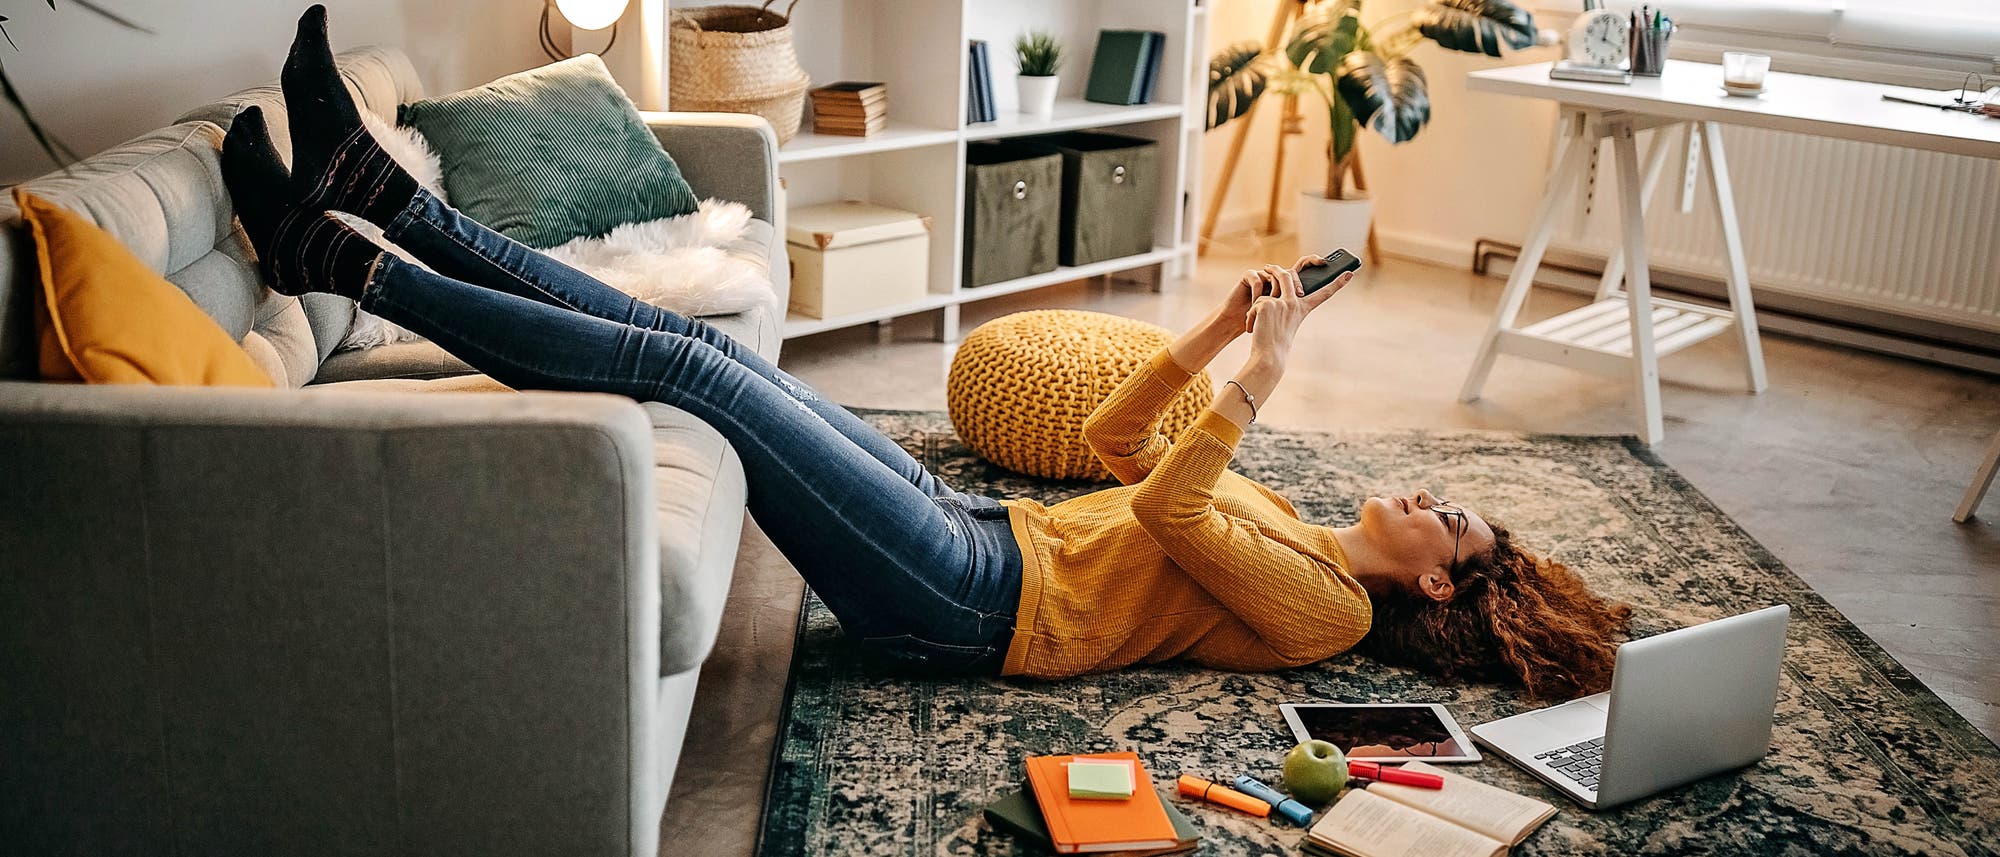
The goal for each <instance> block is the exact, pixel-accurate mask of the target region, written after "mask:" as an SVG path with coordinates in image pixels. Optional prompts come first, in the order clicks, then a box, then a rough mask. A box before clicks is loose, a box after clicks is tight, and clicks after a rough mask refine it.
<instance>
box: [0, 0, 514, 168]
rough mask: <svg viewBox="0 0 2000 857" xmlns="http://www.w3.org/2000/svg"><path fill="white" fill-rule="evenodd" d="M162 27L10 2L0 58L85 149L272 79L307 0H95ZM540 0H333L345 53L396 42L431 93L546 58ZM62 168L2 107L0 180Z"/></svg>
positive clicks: (67, 137) (68, 6) (49, 122)
mask: <svg viewBox="0 0 2000 857" xmlns="http://www.w3.org/2000/svg"><path fill="white" fill-rule="evenodd" d="M100 2H102V4H103V5H104V6H105V7H107V8H109V9H112V10H114V11H117V12H119V13H121V14H123V15H125V16H126V17H129V18H131V19H133V20H135V21H138V22H139V23H141V24H145V25H146V26H149V27H151V28H153V29H154V30H155V31H157V34H156V35H146V34H144V33H136V32H132V31H130V30H126V29H124V28H121V27H119V26H117V25H115V24H111V23H109V22H107V21H104V20H103V19H100V18H98V17H96V16H94V15H91V14H89V13H88V12H85V11H83V10H82V9H80V8H78V7H77V6H76V5H75V4H74V3H70V2H66V1H65V0H57V3H56V7H57V8H56V10H54V11H51V10H50V9H49V8H48V6H47V5H46V4H44V3H42V2H39V0H35V2H27V0H21V2H14V3H9V4H6V6H5V7H4V12H5V13H6V14H7V15H9V16H10V17H12V18H13V20H11V21H9V22H8V23H7V30H8V32H9V33H11V34H12V35H13V37H14V41H15V42H16V43H18V44H19V45H20V48H21V49H20V50H19V51H13V50H11V49H9V48H7V47H6V46H5V45H4V44H0V61H4V62H5V63H6V66H7V73H8V75H9V76H11V77H12V78H13V80H14V84H15V86H16V87H18V88H19V89H20V91H21V95H22V97H23V98H24V99H26V100H27V102H28V104H29V105H30V106H31V107H33V108H35V115H36V116H38V117H39V118H40V119H41V121H42V123H43V125H44V126H45V127H47V128H49V129H50V130H52V131H54V132H55V133H56V134H57V135H58V136H60V137H61V138H62V139H63V140H64V141H65V142H67V143H69V145H70V147H71V148H73V149H75V150H76V151H77V152H78V153H79V154H83V155H89V154H91V153H93V152H96V151H99V150H102V149H104V148H107V147H109V146H112V145H115V144H117V143H119V142H122V141H124V140H127V139H130V138H131V137H134V136H136V135H138V134H141V133H144V132H146V131H148V130H151V129H153V128H157V127H160V126H162V125H165V124H167V123H169V122H172V121H173V119H174V117H176V116H179V115H180V114H182V113H184V112H186V111H188V110H191V109H193V108H195V107H198V106H200V105H201V104H202V103H204V102H207V101H210V100H213V99H216V98H219V97H221V96H224V95H227V94H229V93H231V92H234V91H236V90H238V89H241V88H243V87H246V86H255V85H257V84H261V83H267V82H270V81H273V80H276V79H277V76H278V69H279V66H280V65H281V64H282V63H283V62H284V57H285V50H286V48H287V47H288V46H289V45H290V43H291V39H292V33H293V30H294V27H295V25H296V22H297V20H298V16H299V13H300V12H302V11H304V9H305V7H306V6H307V5H309V4H308V3H307V2H306V0H294V2H282V0H174V2H170V3H158V2H145V1H144V0H100ZM541 7H542V3H541V0H328V2H327V8H328V9H329V10H330V20H331V29H332V35H333V46H334V49H335V50H336V51H338V50H342V49H345V48H350V47H355V46H358V45H364V44H386V45H395V46H398V47H401V48H402V49H403V50H404V51H405V52H407V53H408V54H409V55H410V58H411V60H412V61H413V62H414V63H415V64H416V67H417V72H418V74H419V75H420V76H421V77H422V78H423V80H424V86H425V88H426V89H427V90H428V91H430V92H433V93H438V92H450V91H453V90H457V89H463V88H465V87H467V86H471V85H477V84H480V83H484V82H486V81H488V80H491V79H493V78H495V77H499V76H501V75H504V74H507V73H509V72H514V71H519V70H521V69H525V68H530V67H532V66H536V65H540V64H541V63H543V62H546V59H544V57H543V56H542V52H541V50H540V48H538V47H537V46H536V38H535V27H536V22H537V21H538V19H539V15H540V10H541ZM51 169H53V166H52V165H51V164H50V163H49V161H48V159H47V158H46V157H45V156H44V155H43V154H42V152H41V150H40V149H39V148H37V147H36V145H35V142H34V138H33V137H32V136H30V135H29V134H28V131H27V128H26V126H25V125H23V124H22V123H21V121H20V119H19V118H18V117H16V116H15V115H14V114H13V113H12V111H4V112H0V184H11V183H13V182H18V181H22V180H24V179H28V178H33V177H34V176H37V175H40V174H42V173H45V172H48V171H49V170H51Z"/></svg>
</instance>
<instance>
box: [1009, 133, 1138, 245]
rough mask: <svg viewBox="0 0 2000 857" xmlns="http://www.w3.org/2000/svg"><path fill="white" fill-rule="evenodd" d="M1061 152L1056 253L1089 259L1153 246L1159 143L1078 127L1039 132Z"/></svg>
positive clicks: (1043, 139)
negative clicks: (1061, 131) (1074, 130)
mask: <svg viewBox="0 0 2000 857" xmlns="http://www.w3.org/2000/svg"><path fill="white" fill-rule="evenodd" d="M1034 142H1036V143H1040V144H1044V145H1048V146H1051V147H1053V148H1054V149H1055V150H1056V152H1058V153H1059V154H1061V155H1062V160H1063V195H1062V227H1061V231H1060V232H1059V233H1058V234H1059V235H1060V240H1059V247H1058V250H1057V255H1056V258H1057V260H1058V261H1060V262H1062V263H1063V264H1065V265H1088V264H1090V263H1092V262H1102V261H1104V260H1106V259H1116V258H1118V257H1120V256H1132V255H1136V254H1139V253H1146V252H1149V251H1151V250H1152V249H1153V222H1154V218H1155V217H1156V216H1157V213H1158V211H1159V207H1160V144H1159V143H1158V142H1155V141H1153V140H1147V139H1145V138H1142V137H1124V136H1120V135H1117V134H1098V133H1093V132H1089V131H1077V132H1073V133H1068V134H1052V135H1049V136H1046V137H1036V138H1034Z"/></svg>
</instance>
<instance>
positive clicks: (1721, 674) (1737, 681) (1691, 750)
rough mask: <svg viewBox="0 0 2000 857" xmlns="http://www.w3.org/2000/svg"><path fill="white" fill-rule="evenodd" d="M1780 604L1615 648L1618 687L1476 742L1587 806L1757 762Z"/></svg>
mask: <svg viewBox="0 0 2000 857" xmlns="http://www.w3.org/2000/svg"><path fill="white" fill-rule="evenodd" d="M1790 617H1791V608H1789V607H1786V606H1784V605H1779V606H1776V607H1766V608H1764V609H1762V610H1757V611H1753V612H1750V613H1744V614H1742V615H1740V616H1731V617H1729V618H1727V619H1717V620H1715V621H1713V622H1707V623H1704V624H1701V625H1695V626H1693V627H1689V628H1682V629H1680V630H1678V631H1669V632H1667V633H1665V634H1659V635H1656V636H1652V637H1647V638H1645V639H1643V640H1633V641H1631V642H1629V643H1626V644H1624V645H1622V646H1619V647H1618V660H1617V662H1616V664H1615V665H1614V666H1613V668H1612V674H1611V691H1610V692H1609V693H1600V694H1596V695H1593V696H1586V697H1583V698H1582V699H1575V700H1571V701H1569V702H1565V703H1563V704H1561V705H1556V706H1552V707H1549V708H1543V709H1539V710H1536V711H1529V712H1526V713H1523V714H1516V715H1514V716H1513V717H1508V718H1505V719H1502V720H1495V721H1493V722H1491V723H1483V724H1480V725H1478V726H1474V727H1472V730H1471V732H1472V740H1474V741H1477V742H1479V743H1480V744H1483V745H1485V746H1486V747H1488V748H1490V749H1492V750H1493V752H1495V753H1498V754H1500V755H1501V756H1504V757H1506V759H1507V760H1508V761H1510V762H1513V763H1514V764H1517V765H1520V766H1521V767H1523V768H1527V769H1528V771H1529V772H1530V773H1532V774H1534V775H1535V776H1537V777H1540V778H1541V779H1543V780H1545V781H1547V782H1548V783H1549V784H1550V785H1552V786H1555V787H1556V788H1557V789H1558V790H1560V791H1561V792H1563V793H1564V794H1566V795H1568V796H1569V797H1570V798H1572V799H1574V800H1575V801H1576V802H1577V803H1580V804H1583V805H1584V806H1586V807H1589V808H1591V809H1606V808H1609V807H1613V806H1617V805H1619V804H1622V803H1627V802H1630V801H1635V800H1638V799H1639V798H1642V797H1647V796H1649V795H1653V794H1656V793H1658V792H1662V791H1665V790H1667V789H1670V788H1673V787H1675V786H1678V785H1683V784H1685V783H1690V782H1693V781H1695V780H1698V779H1701V778H1702V777H1705V776H1708V775H1709V774H1713V773H1716V772H1718V771H1727V770H1729V769H1731V768H1739V767H1742V766H1744V765H1748V764H1750V763H1751V762H1755V761H1757V760H1758V759H1761V758H1763V757H1764V754H1765V753H1768V752H1770V750H1771V721H1772V717H1773V716H1774V714H1775V713H1776V711H1777V705H1778V663H1779V661H1780V660H1781V659H1782V658H1783V657H1784V654H1785V624H1786V622H1787V620H1788V619H1790Z"/></svg>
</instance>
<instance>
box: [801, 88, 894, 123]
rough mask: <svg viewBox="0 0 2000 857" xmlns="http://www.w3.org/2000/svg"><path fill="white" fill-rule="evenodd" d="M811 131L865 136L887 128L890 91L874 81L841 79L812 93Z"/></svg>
mask: <svg viewBox="0 0 2000 857" xmlns="http://www.w3.org/2000/svg"><path fill="white" fill-rule="evenodd" d="M812 103H813V130H814V131H815V132H817V133H821V134H841V135H849V136H861V137H865V136H867V135H869V134H873V133H876V132H878V131H881V130H882V129H883V128H886V127H888V125H889V88H888V87H887V86H884V85H883V84H881V83H877V82H875V81H864V80H843V81H841V82H839V83H831V84H827V85H826V86H822V87H820V88H818V89H815V90H813V91H812Z"/></svg>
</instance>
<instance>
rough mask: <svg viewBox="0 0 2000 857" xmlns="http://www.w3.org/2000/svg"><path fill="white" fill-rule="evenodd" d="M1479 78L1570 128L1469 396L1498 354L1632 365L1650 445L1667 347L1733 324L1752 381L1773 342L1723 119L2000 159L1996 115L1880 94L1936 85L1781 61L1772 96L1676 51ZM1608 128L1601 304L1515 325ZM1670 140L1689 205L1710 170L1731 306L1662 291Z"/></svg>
mask: <svg viewBox="0 0 2000 857" xmlns="http://www.w3.org/2000/svg"><path fill="white" fill-rule="evenodd" d="M1469 77H1470V80H1469V82H1468V85H1469V87H1470V88H1471V89H1472V90H1474V91H1478V92H1493V93H1499V94H1502V95H1515V96H1521V97H1524V98H1546V99H1550V100H1553V101H1557V102H1560V103H1561V105H1562V136H1561V137H1560V138H1559V139H1558V140H1557V142H1556V146H1557V149H1556V152H1557V154H1556V166H1555V169H1554V170H1553V171H1552V172H1551V173H1550V174H1549V180H1548V189H1547V191H1546V192H1545V193H1544V195H1543V196H1542V201H1541V204H1540V205H1539V206H1538V207H1537V208H1536V210H1535V217H1534V223H1533V225H1532V226H1531V227H1530V228H1529V231H1528V238H1527V240H1526V241H1525V242H1523V244H1522V246H1521V256H1520V259H1519V260H1518V262H1517V264H1516V265H1515V268H1514V272H1513V275H1512V276H1511V277H1510V278H1509V279H1508V281H1507V288H1506V290H1505V291H1504V292H1503V293H1502V294H1501V298H1500V307H1499V310H1498V311H1497V312H1496V313H1495V314H1494V316H1493V322H1492V324H1491V325H1490V326H1489V327H1488V328H1487V332H1486V339H1485V341H1484V342H1483V343H1482V345H1481V346H1480V350H1479V356H1478V358H1476V359H1475V360H1474V362H1473V365H1472V371H1471V372H1470V373H1469V374H1468V375H1467V376H1466V379H1465V386H1464V388H1463V389H1462V390H1461V391H1460V394H1459V398H1460V399H1462V400H1464V401H1468V402H1470V401H1472V400H1474V399H1477V398H1479V394H1480V391H1481V390H1482V389H1483V388H1484V387H1485V385H1486V378H1487V376H1488V375H1490V374H1491V373H1492V371H1493V363H1494V360H1495V359H1496V358H1497V357H1498V356H1499V355H1501V354H1513V355H1516V356H1521V357H1528V358H1532V359H1537V360H1542V361H1545V362H1551V363H1558V364H1562V365H1565V366H1572V367H1576V368H1579V369H1586V370H1591V371H1596V372H1602V373H1605V374H1611V375H1629V376H1630V377H1631V378H1632V379H1633V382H1634V384H1635V385H1636V386H1637V388H1638V403H1639V414H1638V418H1639V420H1638V423H1639V425H1638V429H1639V430H1638V435H1639V437H1640V438H1641V439H1642V440H1644V441H1645V442H1646V443H1649V444H1651V443H1657V442H1658V441H1659V440H1660V439H1661V438H1662V437H1663V435H1664V433H1665V430H1664V427H1663V420H1662V418H1661V413H1660V379H1659V367H1658V361H1659V358H1660V357H1663V356H1666V355H1668V354H1671V353H1673V352H1675V351H1678V350H1680V349H1682V348H1686V347H1688V346H1690V345H1693V344H1695V343H1697V342H1700V341H1702V340H1704V339H1707V338H1709V337H1712V336H1717V335H1720V334H1723V333H1728V332H1734V333H1735V334H1736V338H1737V340H1738V342H1739V343H1740V344H1741V346H1742V348H1743V358H1744V370H1745V382H1746V385H1747V386H1748V387H1749V389H1750V391H1751V392H1752V393H1758V392H1762V391H1763V390H1764V386H1765V381H1764V353H1763V348H1762V346H1761V345H1760V344H1759V342H1758V339H1757V316H1756V310H1755V308H1754V307H1753V305H1752V303H1751V300H1750V281H1749V276H1748V274H1747V272H1746V270H1745V266H1744V262H1743V242H1742V238H1741V236H1740V233H1739V231H1738V229H1737V225H1736V201H1735V198H1734V196H1733V191H1731V189H1730V185H1729V168H1728V165H1727V163H1726V161H1725V159H1724V156H1723V150H1722V136H1721V134H1720V127H1721V126H1722V125H1724V124H1730V125H1746V126H1751V127H1757V128H1769V129H1774V130H1780V131H1793V132H1797V133H1802V134H1815V135H1819V136H1827V137H1840V138H1844V139H1850V140H1861V141H1864V142H1871V143H1883V144H1887V145H1892V146H1905V147H1910V148H1917V149H1928V150H1932V151H1939V152H1950V153H1953V154H1960V155H1971V156H1975V157H1985V158H2000V119H1987V118H1984V117H1980V116H1975V115H1972V114H1968V113H1960V112H1956V111H1946V110H1939V109H1937V108H1934V107H1923V106H1919V105H1915V104H1901V103H1897V102H1892V101H1884V100H1882V94H1883V93H1885V92H1904V93H1907V94H1913V95H1914V94H1924V95H1928V94H1930V93H1929V92H1928V91H1926V90H1911V89H1904V88H1901V87H1892V86H1886V85H1883V84H1876V83H1861V82H1856V81H1849V80H1837V79H1834V78H1825V77H1814V76H1810V75H1799V74H1784V73H1780V72H1773V73H1771V75H1770V77H1769V78H1768V79H1767V80H1766V82H1765V87H1764V88H1765V94H1764V95H1763V96H1762V97H1760V98H1735V97H1731V96H1728V95H1725V94H1723V92H1722V67H1721V66H1717V65H1711V64H1708V63H1696V62H1684V61H1679V60H1671V61H1669V62H1668V63H1667V68H1666V73H1665V74H1664V75H1662V76H1661V77H1658V78H1634V79H1633V82H1632V83H1631V85H1629V86H1621V85H1616V84H1599V83H1582V82H1577V81H1564V80H1550V79H1549V63H1539V64H1535V65H1524V66H1513V67H1510V68H1500V69H1491V70H1487V71H1479V72H1473V73H1472V74H1471V75H1470V76H1469ZM1648 128H1657V129H1660V130H1659V131H1658V132H1657V133H1656V134H1655V135H1654V137H1653V143H1652V145H1651V147H1650V148H1649V149H1648V151H1647V154H1646V158H1645V163H1646V167H1645V171H1644V174H1643V177H1642V174H1641V172H1640V167H1639V163H1640V158H1639V153H1638V144H1637V142H1636V140H1635V137H1634V135H1635V134H1636V133H1637V132H1639V131H1642V130H1646V129H1648ZM1606 139H1609V140H1610V141H1611V143H1612V149H1613V155H1614V157H1613V160H1614V161H1615V162H1616V165H1617V169H1616V176H1617V178H1616V182H1617V186H1618V188H1617V189H1618V199H1619V208H1620V216H1621V220H1622V229H1621V232H1622V235H1621V239H1622V245H1623V246H1622V249H1621V252H1620V253H1619V254H1617V255H1614V256H1613V257H1612V258H1611V259H1610V260H1609V261H1608V262H1607V263H1606V265H1605V268H1606V270H1605V272H1604V278H1603V279H1602V280H1601V281H1600V282H1599V284H1598V289H1597V300H1596V301H1595V302H1593V303H1591V304H1590V305H1588V306H1585V307H1582V308H1580V309H1576V310H1572V311H1570V312H1567V313H1564V314H1562V315H1559V316H1556V317H1555V318H1551V319H1546V320H1544V321H1540V322H1537V323H1535V324H1531V325H1527V326H1525V327H1516V326H1515V320H1516V318H1517V316H1518V315H1519V314H1520V311H1521V306H1522V304H1523V302H1525V301H1526V300H1527V297H1528V289H1529V287H1530V286H1531V285H1532V284H1533V282H1534V278H1535V271H1536V269H1537V268H1539V267H1541V263H1542V255H1543V253H1544V252H1545V251H1546V250H1547V249H1548V245H1549V240H1550V238H1551V237H1552V236H1553V235H1554V233H1555V226H1556V221H1557V220H1558V219H1559V218H1560V216H1561V215H1562V214H1563V213H1564V212H1565V210H1567V209H1568V208H1569V207H1570V204H1571V203H1572V202H1573V201H1575V200H1576V199H1577V197H1576V196H1575V195H1574V194H1573V190H1574V189H1576V188H1578V187H1580V186H1581V183H1582V180H1583V177H1584V176H1585V175H1586V174H1587V173H1588V172H1589V170H1590V166H1591V164H1593V163H1594V162H1595V161H1596V158H1597V148H1598V144H1599V143H1601V142H1602V141H1604V140H1606ZM1670 152H1677V153H1678V156H1679V163H1680V172H1681V176H1680V181H1679V182H1677V184H1679V186H1680V191H1681V192H1680V207H1681V210H1682V211H1688V210H1691V209H1692V206H1693V205H1694V191H1695V186H1696V181H1695V176H1696V174H1697V172H1698V171H1700V170H1704V169H1705V170H1706V171H1707V172H1708V174H1709V178H1710V181H1709V194H1708V197H1709V198H1708V202H1709V204H1711V205H1713V206H1714V207H1715V209H1716V214H1717V220H1718V222H1720V223H1721V226H1722V240H1723V246H1724V249H1725V251H1726V252H1727V255H1728V257H1729V284H1728V285H1729V303H1730V308H1729V309H1728V310H1726V311H1725V310H1718V309H1714V308H1710V307H1705V306H1699V305H1696V304H1689V303H1682V302H1679V301H1670V300H1665V299H1660V298H1655V297H1653V294H1652V281H1651V275H1650V272H1649V271H1648V268H1647V257H1646V220H1645V211H1646V206H1647V204H1648V202H1649V201H1650V199H1651V197H1652V195H1653V188H1654V186H1655V185H1656V184H1658V182H1659V177H1660V174H1661V172H1663V171H1664V168H1665V166H1666V162H1667V155H1668V154H1669V153H1670ZM1621 280H1622V281H1623V285H1624V286H1625V288H1624V289H1623V290H1622V291H1621V290H1620V289H1619V286H1620V283H1621Z"/></svg>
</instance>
